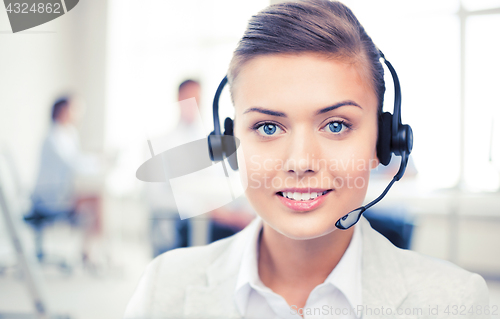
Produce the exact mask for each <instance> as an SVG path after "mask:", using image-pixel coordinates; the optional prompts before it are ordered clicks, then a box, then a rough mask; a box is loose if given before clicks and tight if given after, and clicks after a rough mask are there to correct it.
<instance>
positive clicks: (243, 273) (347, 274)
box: [234, 216, 362, 316]
mask: <svg viewBox="0 0 500 319" xmlns="http://www.w3.org/2000/svg"><path fill="white" fill-rule="evenodd" d="M257 219H258V221H257V225H256V227H255V229H254V231H253V232H252V234H251V237H250V240H249V241H248V242H247V244H246V246H245V248H244V252H243V259H242V262H241V266H240V269H239V272H238V278H237V281H236V288H235V294H234V299H235V302H236V305H237V307H238V311H239V312H240V314H241V315H242V316H244V315H245V312H246V308H247V304H248V299H249V296H250V292H251V290H252V289H258V290H267V291H271V290H270V289H269V288H268V287H266V286H265V285H264V284H263V283H262V281H261V280H260V277H259V272H258V265H257V261H258V245H257V244H258V238H259V235H260V232H261V230H262V219H261V218H260V217H259V216H257ZM353 227H354V232H353V236H352V239H351V242H350V244H349V246H348V247H347V249H346V251H345V253H344V255H343V256H342V258H341V259H340V261H339V263H338V264H337V266H336V267H335V268H334V269H333V270H332V272H331V273H330V275H328V277H327V278H326V279H325V283H330V284H332V285H333V286H334V287H336V288H338V289H339V290H340V291H341V292H342V293H343V294H344V296H345V297H346V298H347V300H348V301H349V303H350V305H351V307H353V308H356V307H357V306H358V305H362V286H361V252H362V239H361V231H362V230H361V223H358V224H356V225H355V226H353ZM353 283H354V284H353Z"/></svg>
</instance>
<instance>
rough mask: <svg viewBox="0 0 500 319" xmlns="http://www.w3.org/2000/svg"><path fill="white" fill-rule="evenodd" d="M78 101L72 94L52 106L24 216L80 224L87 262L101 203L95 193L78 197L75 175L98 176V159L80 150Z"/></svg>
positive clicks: (97, 232) (98, 228) (97, 228)
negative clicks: (82, 226)
mask: <svg viewBox="0 0 500 319" xmlns="http://www.w3.org/2000/svg"><path fill="white" fill-rule="evenodd" d="M81 103H82V102H81V100H79V99H78V98H75V97H62V98H60V99H58V100H57V101H56V102H55V103H54V105H53V107H52V116H51V119H52V123H51V126H50V128H49V131H48V134H47V135H46V137H45V139H44V141H43V146H42V152H41V156H40V165H39V171H38V176H37V179H36V184H35V187H34V190H33V193H32V196H31V199H32V203H33V205H32V212H31V214H30V215H28V216H26V217H25V219H26V220H28V221H32V222H33V223H35V224H36V223H37V222H38V223H39V222H40V221H41V220H42V219H43V220H46V221H53V220H56V219H69V220H70V221H71V222H72V224H73V225H76V224H77V222H80V223H83V224H84V231H85V235H84V243H83V248H82V259H83V261H84V262H89V258H90V245H91V241H92V240H93V239H95V238H96V237H99V236H100V235H101V231H102V225H101V209H100V205H101V202H100V198H99V196H97V195H95V196H79V195H78V194H77V193H76V190H75V180H76V178H77V177H78V176H79V175H98V174H99V172H100V171H101V162H100V160H99V158H97V157H95V156H93V155H90V154H84V153H82V151H81V148H80V141H79V136H78V131H77V129H76V127H75V124H76V122H77V120H78V115H79V112H80V111H81V107H83V106H82V105H81ZM39 258H40V259H42V258H43V256H39Z"/></svg>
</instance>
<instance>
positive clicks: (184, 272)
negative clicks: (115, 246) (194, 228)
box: [125, 235, 236, 318]
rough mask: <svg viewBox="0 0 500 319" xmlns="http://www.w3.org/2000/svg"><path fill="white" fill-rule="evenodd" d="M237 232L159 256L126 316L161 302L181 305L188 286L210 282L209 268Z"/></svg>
mask: <svg viewBox="0 0 500 319" xmlns="http://www.w3.org/2000/svg"><path fill="white" fill-rule="evenodd" d="M235 236H236V235H234V236H231V237H228V238H225V239H222V240H219V241H216V242H214V243H211V244H209V245H206V246H195V247H188V248H178V249H174V250H170V251H167V252H165V253H163V254H161V255H159V256H157V257H156V258H155V259H153V260H152V261H151V262H150V263H149V264H148V266H147V267H146V269H145V271H144V273H143V275H142V277H141V279H140V280H139V283H138V285H137V287H136V289H135V291H134V293H133V295H132V298H131V299H130V301H129V303H128V305H127V308H126V311H125V318H136V317H144V316H148V315H152V314H153V313H154V312H155V309H156V308H158V305H159V304H165V303H168V304H169V305H171V306H172V307H175V306H176V305H177V306H178V305H182V304H183V303H184V297H185V289H186V287H188V286H190V285H205V284H206V283H207V276H206V271H207V268H208V267H209V266H210V265H211V264H212V263H213V262H214V261H215V260H216V259H218V258H219V257H220V256H221V255H222V254H223V252H224V251H226V250H227V249H228V248H229V246H230V245H231V243H232V242H233V241H234V238H235ZM176 308H179V307H176Z"/></svg>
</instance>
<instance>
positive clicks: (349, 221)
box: [335, 152, 408, 230]
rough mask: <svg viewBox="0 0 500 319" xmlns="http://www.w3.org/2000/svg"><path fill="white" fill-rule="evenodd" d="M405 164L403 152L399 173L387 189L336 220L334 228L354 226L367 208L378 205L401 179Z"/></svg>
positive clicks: (406, 160)
mask: <svg viewBox="0 0 500 319" xmlns="http://www.w3.org/2000/svg"><path fill="white" fill-rule="evenodd" d="M407 164H408V155H407V153H406V152H404V153H403V154H402V159H401V165H400V166H399V171H398V172H397V173H396V175H394V177H393V178H392V180H391V182H390V183H389V185H387V187H386V188H385V190H384V191H383V192H382V194H380V196H379V197H377V198H376V199H374V200H373V201H371V202H370V203H368V204H367V205H365V206H361V207H358V208H356V209H355V210H352V211H351V212H349V213H348V214H346V215H345V216H344V217H342V218H340V219H339V220H337V222H336V223H335V226H337V228H339V229H344V230H345V229H348V228H350V227H352V226H354V224H356V223H357V222H358V221H359V219H360V218H361V214H363V213H364V212H365V211H366V210H367V209H368V208H370V207H372V206H373V205H375V204H376V203H378V202H379V201H380V200H382V198H384V196H385V195H386V194H387V192H389V189H391V187H392V185H393V184H394V182H396V181H399V180H400V179H401V177H403V174H404V172H405V170H406V166H407Z"/></svg>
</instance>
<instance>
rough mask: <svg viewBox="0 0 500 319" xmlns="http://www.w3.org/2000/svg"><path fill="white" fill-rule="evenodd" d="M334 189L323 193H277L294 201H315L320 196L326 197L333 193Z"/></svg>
mask: <svg viewBox="0 0 500 319" xmlns="http://www.w3.org/2000/svg"><path fill="white" fill-rule="evenodd" d="M331 191H332V189H327V190H326V191H323V192H311V193H298V192H277V193H276V194H277V195H278V196H281V197H285V198H288V199H291V200H294V201H307V200H314V199H316V198H318V197H320V196H324V195H326V194H327V193H329V192H331Z"/></svg>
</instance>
